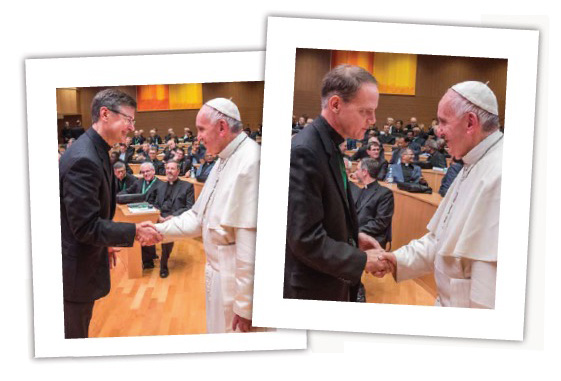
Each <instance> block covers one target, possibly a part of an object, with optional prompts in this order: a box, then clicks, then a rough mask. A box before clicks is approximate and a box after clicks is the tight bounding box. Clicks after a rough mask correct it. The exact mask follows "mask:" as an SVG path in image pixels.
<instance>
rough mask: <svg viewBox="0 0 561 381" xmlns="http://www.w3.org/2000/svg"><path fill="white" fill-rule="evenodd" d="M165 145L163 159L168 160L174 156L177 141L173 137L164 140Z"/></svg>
mask: <svg viewBox="0 0 561 381" xmlns="http://www.w3.org/2000/svg"><path fill="white" fill-rule="evenodd" d="M166 142H167V143H166V144H167V147H166V148H165V149H164V161H165V162H168V161H169V160H172V159H173V157H174V156H175V149H176V148H177V143H176V142H175V140H174V139H168V140H166Z"/></svg>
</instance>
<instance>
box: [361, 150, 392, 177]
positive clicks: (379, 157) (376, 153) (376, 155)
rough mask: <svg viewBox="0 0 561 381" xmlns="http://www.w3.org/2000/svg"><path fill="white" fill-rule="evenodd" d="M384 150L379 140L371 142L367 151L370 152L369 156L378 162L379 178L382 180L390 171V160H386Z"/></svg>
mask: <svg viewBox="0 0 561 381" xmlns="http://www.w3.org/2000/svg"><path fill="white" fill-rule="evenodd" d="M382 152H383V149H382V146H381V145H380V143H378V142H372V143H370V145H369V146H368V148H367V150H366V153H367V154H368V156H367V158H370V159H373V160H375V161H376V162H377V163H378V170H377V172H378V178H377V180H380V181H383V180H384V179H385V178H386V174H387V173H388V161H387V160H386V158H385V157H384V154H383V153H382ZM363 160H364V159H363Z"/></svg>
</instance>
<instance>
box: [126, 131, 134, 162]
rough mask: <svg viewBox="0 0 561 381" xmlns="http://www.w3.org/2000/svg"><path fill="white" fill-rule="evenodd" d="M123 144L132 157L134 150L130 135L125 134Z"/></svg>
mask: <svg viewBox="0 0 561 381" xmlns="http://www.w3.org/2000/svg"><path fill="white" fill-rule="evenodd" d="M125 145H126V146H127V153H128V154H129V155H130V157H133V155H134V153H135V151H134V147H133V146H132V138H131V137H130V136H127V137H126V138H125Z"/></svg>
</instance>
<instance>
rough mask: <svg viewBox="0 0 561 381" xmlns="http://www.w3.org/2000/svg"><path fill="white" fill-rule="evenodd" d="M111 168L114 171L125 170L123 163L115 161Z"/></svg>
mask: <svg viewBox="0 0 561 381" xmlns="http://www.w3.org/2000/svg"><path fill="white" fill-rule="evenodd" d="M113 168H115V169H121V168H126V166H125V163H123V162H122V161H120V160H119V161H116V162H115V164H113Z"/></svg>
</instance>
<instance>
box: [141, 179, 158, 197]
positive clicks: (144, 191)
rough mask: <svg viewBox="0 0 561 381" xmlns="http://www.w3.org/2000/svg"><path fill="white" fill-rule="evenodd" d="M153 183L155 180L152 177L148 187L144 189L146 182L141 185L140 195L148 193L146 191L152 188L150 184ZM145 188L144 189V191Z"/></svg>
mask: <svg viewBox="0 0 561 381" xmlns="http://www.w3.org/2000/svg"><path fill="white" fill-rule="evenodd" d="M154 181H156V178H155V177H154V178H153V179H152V181H151V182H150V184H149V185H148V187H146V182H143V183H142V194H144V193H146V192H148V189H150V187H151V186H152V184H154ZM145 187H146V189H144V188H145Z"/></svg>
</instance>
